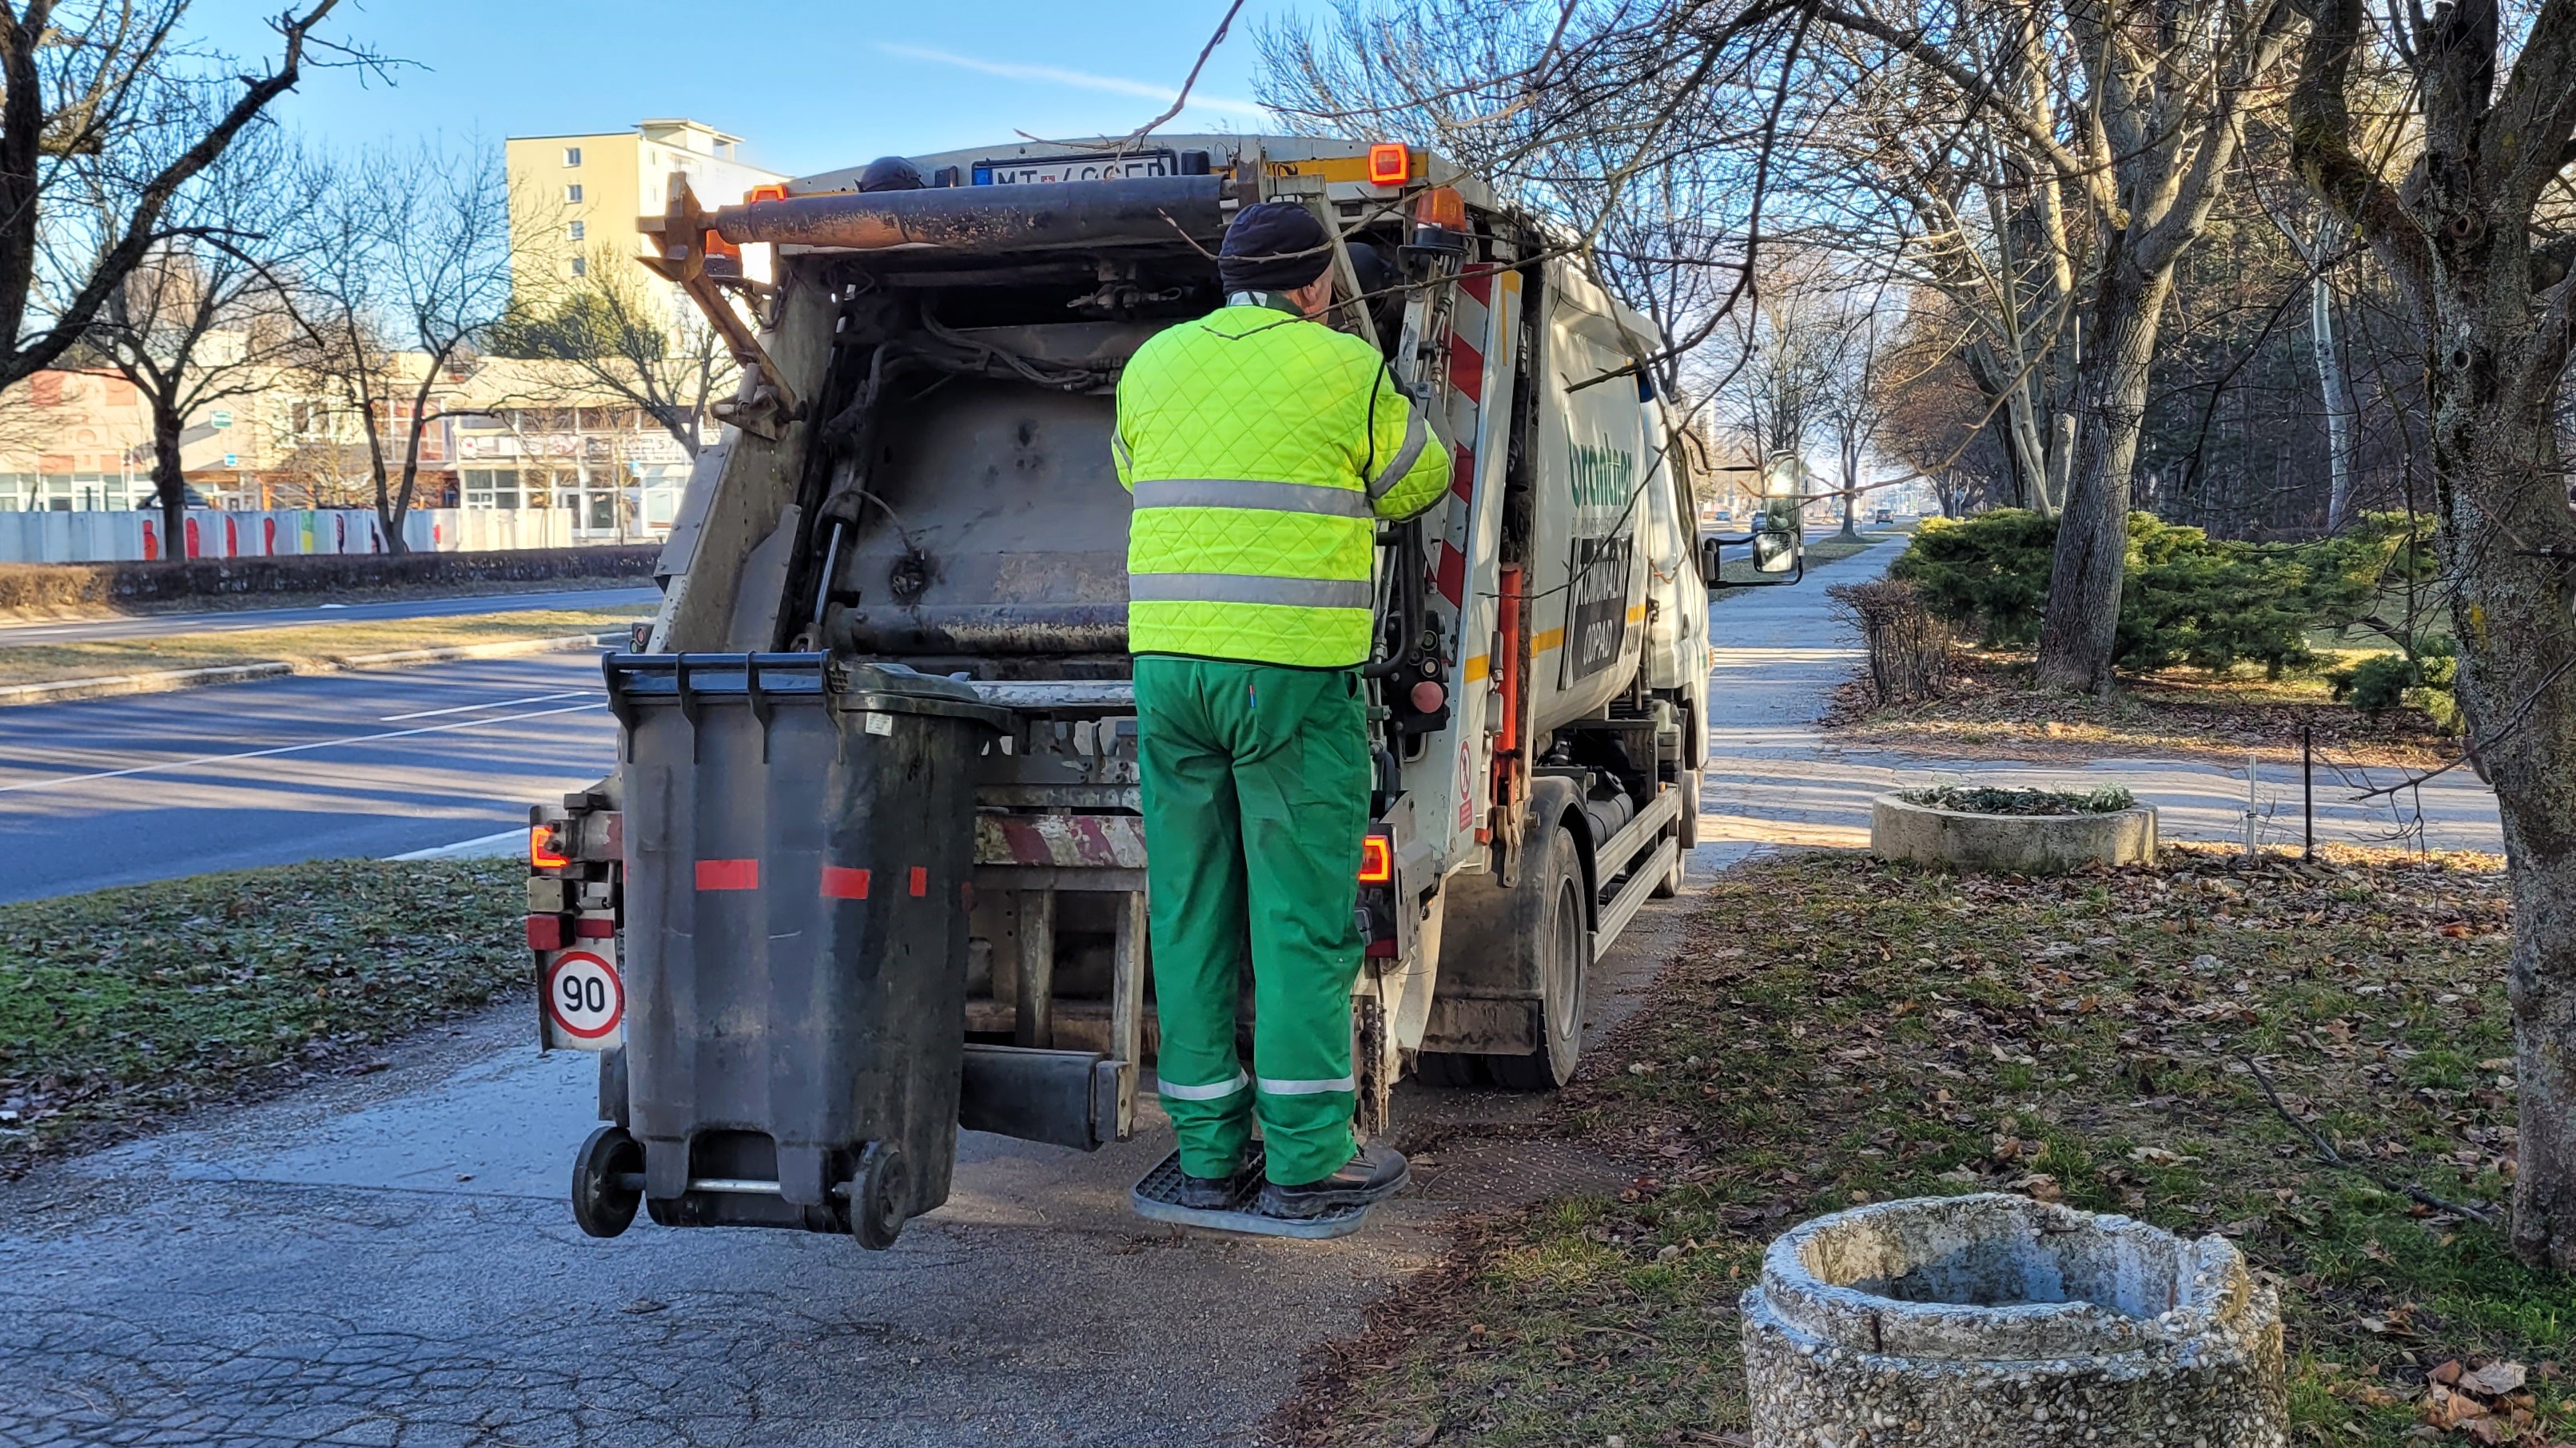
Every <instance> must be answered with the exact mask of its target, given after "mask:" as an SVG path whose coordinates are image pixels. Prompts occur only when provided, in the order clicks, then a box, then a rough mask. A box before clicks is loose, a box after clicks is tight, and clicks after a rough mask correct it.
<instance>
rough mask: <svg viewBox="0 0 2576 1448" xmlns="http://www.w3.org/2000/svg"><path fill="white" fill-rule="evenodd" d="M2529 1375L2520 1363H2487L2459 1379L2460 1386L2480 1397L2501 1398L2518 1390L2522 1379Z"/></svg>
mask: <svg viewBox="0 0 2576 1448" xmlns="http://www.w3.org/2000/svg"><path fill="white" fill-rule="evenodd" d="M2527 1376H2529V1374H2527V1373H2526V1372H2525V1371H2524V1370H2523V1366H2522V1364H2520V1363H2489V1364H2487V1365H2486V1366H2485V1367H2482V1368H2480V1369H2478V1370H2477V1371H2476V1372H2473V1373H2469V1374H2467V1375H2465V1376H2463V1377H2462V1378H2461V1379H2460V1386H2461V1387H2464V1388H2466V1389H2468V1390H2469V1391H2470V1392H2473V1393H2475V1394H2477V1395H2478V1396H2480V1397H2482V1398H2501V1397H2503V1396H2504V1395H2505V1394H2507V1393H2512V1392H2519V1391H2520V1390H2521V1388H2522V1384H2523V1379H2524V1378H2525V1377H2527Z"/></svg>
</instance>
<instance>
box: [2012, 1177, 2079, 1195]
mask: <svg viewBox="0 0 2576 1448" xmlns="http://www.w3.org/2000/svg"><path fill="white" fill-rule="evenodd" d="M2012 1189H2013V1190H2014V1191H2017V1192H2025V1193H2028V1194H2029V1195H2030V1196H2031V1197H2032V1198H2033V1199H2035V1200H2038V1201H2043V1202H2054V1201H2059V1200H2062V1199H2063V1198H2064V1197H2065V1195H2066V1189H2065V1188H2064V1187H2061V1186H2059V1185H2058V1184H2057V1178H2055V1177H2053V1176H2050V1175H2049V1174H2048V1173H2046V1172H2044V1171H2035V1172H2032V1173H2031V1174H2030V1175H2028V1176H2026V1177H2023V1178H2022V1179H2021V1180H2020V1181H2017V1182H2014V1183H2013V1184H2012Z"/></svg>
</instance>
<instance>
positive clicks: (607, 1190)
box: [572, 1126, 644, 1237]
mask: <svg viewBox="0 0 2576 1448" xmlns="http://www.w3.org/2000/svg"><path fill="white" fill-rule="evenodd" d="M643 1170H644V1148H643V1146H642V1145H641V1144H640V1143H638V1142H637V1141H636V1140H635V1138H634V1137H632V1136H630V1135H628V1134H627V1132H626V1128H625V1127H622V1126H603V1127H601V1128H599V1129H598V1130H597V1131H594V1132H592V1133H591V1134H590V1136H589V1138H588V1139H587V1140H585V1141H583V1142H582V1144H581V1150H580V1151H578V1152H576V1153H574V1154H573V1159H572V1219H573V1221H574V1222H575V1223H577V1224H578V1225H579V1226H580V1227H581V1229H582V1230H583V1231H584V1232H587V1233H589V1234H590V1235H591V1236H594V1237H614V1236H616V1235H617V1234H618V1233H620V1232H623V1231H625V1230H626V1228H627V1227H628V1226H629V1225H630V1224H632V1223H633V1222H634V1220H635V1209H636V1208H637V1207H638V1206H641V1205H642V1204H643V1201H644V1194H643V1193H642V1192H640V1191H637V1190H635V1189H634V1188H632V1187H626V1186H621V1185H619V1184H618V1179H619V1178H621V1177H626V1176H632V1175H636V1174H640V1173H641V1172H642V1171H643Z"/></svg>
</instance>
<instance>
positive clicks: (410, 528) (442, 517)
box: [0, 508, 649, 563]
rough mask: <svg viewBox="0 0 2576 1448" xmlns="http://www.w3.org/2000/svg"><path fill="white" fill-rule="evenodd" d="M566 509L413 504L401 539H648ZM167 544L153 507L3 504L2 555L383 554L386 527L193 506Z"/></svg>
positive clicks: (494, 543) (422, 545) (319, 514)
mask: <svg viewBox="0 0 2576 1448" xmlns="http://www.w3.org/2000/svg"><path fill="white" fill-rule="evenodd" d="M574 517H575V515H574V513H573V511H572V510H571V509H569V508H475V509H470V510H467V509H458V508H415V509H413V510H412V511H411V512H409V513H407V514H405V515H404V516H403V541H404V542H405V543H406V544H408V545H409V546H410V548H411V550H412V551H413V552H415V553H457V552H484V551H496V550H504V549H518V548H571V547H575V546H578V545H583V544H592V543H617V542H620V541H627V542H645V541H649V540H646V539H640V538H638V539H627V540H621V539H618V538H615V537H601V536H598V535H595V534H589V533H577V532H576V531H575V529H574V527H573V523H574ZM180 543H181V546H180V547H178V548H172V547H170V546H169V540H168V539H166V538H164V537H163V536H162V527H161V514H160V512H159V511H158V510H154V509H132V510H118V511H108V510H94V511H88V512H77V513H13V512H0V563H104V562H110V561H115V560H120V559H143V560H149V559H157V558H171V557H181V558H268V557H274V556H277V555H280V554H296V553H381V552H383V551H384V538H383V532H382V530H381V529H380V528H379V527H378V525H377V523H376V515H375V514H374V513H373V512H371V511H369V510H367V509H365V508H278V509H269V510H263V511H251V510H244V511H239V512H235V511H231V510H227V509H222V508H190V509H189V510H188V522H187V533H186V535H185V536H184V537H183V538H182V539H181V540H180Z"/></svg>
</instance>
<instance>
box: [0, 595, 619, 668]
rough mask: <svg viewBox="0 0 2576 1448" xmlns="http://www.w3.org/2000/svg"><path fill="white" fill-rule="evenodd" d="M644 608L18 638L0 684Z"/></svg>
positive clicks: (556, 632)
mask: <svg viewBox="0 0 2576 1448" xmlns="http://www.w3.org/2000/svg"><path fill="white" fill-rule="evenodd" d="M652 612H653V610H652V607H651V605H649V604H636V605H633V606H632V607H625V608H601V609H579V610H563V609H547V610H531V611H527V612H520V613H474V614H460V615H457V616H455V617H452V618H412V619H382V620H373V621H368V622H353V623H328V624H313V625H309V626H304V627H296V628H268V629H242V630H238V631H236V632H231V633H174V634H169V635H166V636H163V637H160V638H142V639H102V640H99V641H96V642H92V643H69V644H24V645H19V646H15V647H8V648H0V684H43V683H52V682H55V681H57V680H62V679H99V678H112V677H115V676H117V675H120V674H148V673H159V672H161V671H163V670H168V669H207V668H220V667H223V666H226V665H233V664H256V663H266V662H270V661H272V660H278V661H284V662H287V663H295V664H314V665H320V664H332V663H337V662H338V661H340V660H343V659H350V658H363V657H366V656H367V655H370V654H385V653H395V652H399V651H401V650H404V649H436V648H449V647H453V646H456V645H460V644H486V643H504V642H509V641H511V640H516V639H547V638H561V637H565V636H568V635H571V634H585V633H587V634H596V633H605V632H608V631H610V630H614V629H619V628H623V627H625V626H626V625H627V624H628V623H630V622H632V621H634V620H636V619H639V618H649V617H651V616H652Z"/></svg>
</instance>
